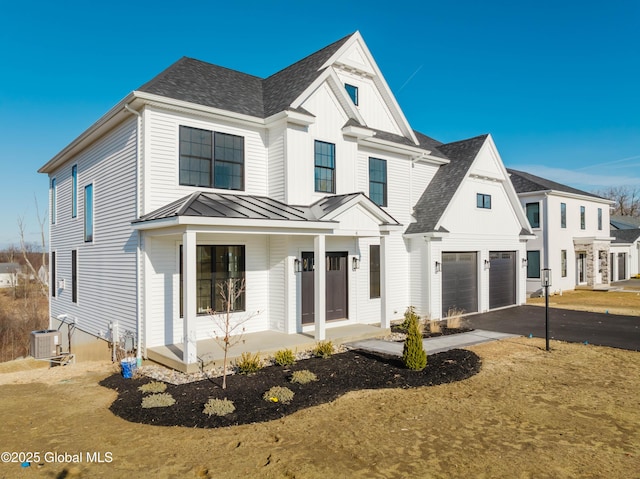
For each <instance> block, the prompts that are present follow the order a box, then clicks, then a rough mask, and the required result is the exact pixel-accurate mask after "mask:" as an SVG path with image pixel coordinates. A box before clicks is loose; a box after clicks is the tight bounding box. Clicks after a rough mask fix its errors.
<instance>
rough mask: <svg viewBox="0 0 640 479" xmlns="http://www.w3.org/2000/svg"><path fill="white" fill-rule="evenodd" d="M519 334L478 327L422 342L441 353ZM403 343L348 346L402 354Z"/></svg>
mask: <svg viewBox="0 0 640 479" xmlns="http://www.w3.org/2000/svg"><path fill="white" fill-rule="evenodd" d="M518 336H520V335H518V334H508V333H498V332H494V331H485V330H483V329H476V330H474V331H470V332H468V333H460V334H449V335H446V336H438V337H435V338H426V339H423V340H422V344H424V349H425V350H426V351H427V354H435V353H441V352H442V351H448V350H450V349H459V348H464V347H467V346H472V345H474V344H480V343H487V342H489V341H496V340H498V339H505V338H515V337H518ZM403 344H404V343H403V342H402V341H400V342H394V341H383V340H381V339H365V340H362V341H354V342H352V343H348V344H346V346H349V347H351V348H354V349H363V350H365V351H371V352H375V353H381V354H389V355H392V356H402V348H403Z"/></svg>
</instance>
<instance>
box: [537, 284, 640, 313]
mask: <svg viewBox="0 0 640 479" xmlns="http://www.w3.org/2000/svg"><path fill="white" fill-rule="evenodd" d="M527 304H533V305H539V306H540V305H541V306H544V298H529V299H528V300H527ZM549 306H550V307H552V308H562V309H573V310H575V311H593V312H596V313H604V312H605V311H609V313H610V314H623V315H629V316H640V291H610V292H606V291H581V290H578V291H565V292H564V293H562V296H560V295H558V294H556V295H553V296H551V295H550V296H549Z"/></svg>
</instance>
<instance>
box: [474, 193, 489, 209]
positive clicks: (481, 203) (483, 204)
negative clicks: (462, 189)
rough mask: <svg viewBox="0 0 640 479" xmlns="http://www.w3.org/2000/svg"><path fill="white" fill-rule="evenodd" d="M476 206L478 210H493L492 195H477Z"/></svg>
mask: <svg viewBox="0 0 640 479" xmlns="http://www.w3.org/2000/svg"><path fill="white" fill-rule="evenodd" d="M476 206H477V207H478V208H484V209H487V210H490V209H491V195H485V194H483V193H478V194H477V195H476Z"/></svg>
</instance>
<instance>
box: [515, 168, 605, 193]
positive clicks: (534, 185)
mask: <svg viewBox="0 0 640 479" xmlns="http://www.w3.org/2000/svg"><path fill="white" fill-rule="evenodd" d="M507 171H508V172H509V173H510V175H511V183H512V184H513V187H514V188H515V190H516V193H534V192H536V191H548V190H554V191H561V192H563V193H572V194H574V195H583V196H590V197H592V198H599V199H602V198H601V197H600V196H598V195H594V194H593V193H588V192H586V191H582V190H578V189H577V188H572V187H571V186H567V185H563V184H561V183H556V182H555V181H551V180H547V179H546V178H541V177H539V176H536V175H532V174H531V173H527V172H524V171H518V170H513V169H511V168H507Z"/></svg>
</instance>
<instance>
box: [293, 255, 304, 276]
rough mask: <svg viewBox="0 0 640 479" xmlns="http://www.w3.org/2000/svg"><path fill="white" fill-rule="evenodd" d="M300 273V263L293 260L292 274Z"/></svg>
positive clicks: (297, 260)
mask: <svg viewBox="0 0 640 479" xmlns="http://www.w3.org/2000/svg"><path fill="white" fill-rule="evenodd" d="M300 271H302V261H300V260H299V259H298V258H296V259H294V260H293V272H294V273H299V272H300Z"/></svg>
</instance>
